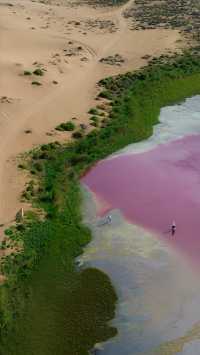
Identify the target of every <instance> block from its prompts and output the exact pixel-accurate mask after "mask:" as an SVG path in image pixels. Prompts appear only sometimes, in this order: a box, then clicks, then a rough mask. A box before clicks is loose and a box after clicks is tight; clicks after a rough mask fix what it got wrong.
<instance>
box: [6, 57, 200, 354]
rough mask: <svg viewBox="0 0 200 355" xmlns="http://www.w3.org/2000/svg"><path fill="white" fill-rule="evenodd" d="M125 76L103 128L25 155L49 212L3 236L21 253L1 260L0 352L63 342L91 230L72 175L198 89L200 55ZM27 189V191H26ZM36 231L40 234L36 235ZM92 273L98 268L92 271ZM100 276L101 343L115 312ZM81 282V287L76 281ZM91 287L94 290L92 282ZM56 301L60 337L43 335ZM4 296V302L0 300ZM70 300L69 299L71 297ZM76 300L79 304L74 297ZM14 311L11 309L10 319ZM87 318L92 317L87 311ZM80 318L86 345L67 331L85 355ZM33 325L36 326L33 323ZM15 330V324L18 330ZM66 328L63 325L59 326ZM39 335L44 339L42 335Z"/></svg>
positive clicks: (137, 136)
mask: <svg viewBox="0 0 200 355" xmlns="http://www.w3.org/2000/svg"><path fill="white" fill-rule="evenodd" d="M158 77H159V79H158ZM124 78H125V79H128V80H129V85H128V90H127V84H126V80H125V84H122V83H121V84H120V85H121V89H120V90H121V94H120V95H121V96H119V95H118V99H117V100H115V101H113V107H112V112H111V115H110V116H111V117H110V118H111V119H110V121H108V123H107V125H106V126H105V127H104V128H102V129H101V130H100V131H98V130H96V131H93V132H91V133H89V134H88V135H87V136H86V137H84V138H83V139H81V140H80V142H77V143H74V144H70V145H63V146H62V145H60V144H49V145H46V146H41V148H38V149H36V150H34V151H33V154H32V157H31V159H28V160H27V162H26V164H27V167H29V168H30V169H31V171H32V174H33V176H35V177H36V182H35V185H34V186H32V187H31V188H32V190H31V192H32V195H31V199H32V201H33V203H34V204H35V205H37V206H39V207H41V208H43V209H44V210H45V212H46V214H47V216H46V218H45V220H44V221H42V220H41V221H38V219H37V218H36V217H37V216H34V218H33V216H32V217H31V218H29V221H27V220H26V222H25V223H24V224H21V223H20V224H19V225H17V226H16V227H15V228H14V229H12V230H11V231H9V233H7V234H9V235H10V236H11V239H13V240H14V241H15V242H16V241H20V242H21V243H22V245H23V247H24V250H23V252H21V253H20V252H19V253H18V254H17V255H12V256H9V257H7V259H6V260H5V262H4V273H5V275H6V276H7V282H6V284H5V285H6V287H5V286H2V287H1V312H2V320H3V322H4V323H2V324H4V330H3V333H2V335H3V336H4V339H3V342H2V344H1V352H2V353H3V354H4V355H6V354H13V353H12V351H13V350H12V346H13V344H14V346H16V344H17V346H18V349H17V348H16V347H15V355H18V354H19V355H21V351H22V350H20V349H22V348H25V349H26V348H27V349H28V347H31V346H32V352H33V353H34V352H37V354H38V355H40V352H41V354H42V351H43V350H44V348H43V347H44V344H45V341H44V340H45V339H46V345H47V344H48V342H49V341H50V340H51V341H50V344H49V352H48V354H51V352H52V349H55V346H56V345H58V344H59V343H60V340H61V339H64V338H63V337H65V335H64V333H63V329H62V326H63V324H64V325H65V322H66V321H67V319H66V316H65V314H63V299H65V297H68V296H67V295H68V294H69V293H70V292H71V288H72V285H73V282H75V284H76V282H80V281H81V280H80V273H79V272H77V271H76V269H75V265H74V258H75V257H76V256H78V255H79V254H80V253H81V252H82V248H83V246H84V245H85V244H87V243H88V242H89V240H90V234H89V232H88V230H87V229H86V228H85V227H84V226H83V225H82V222H81V214H80V193H79V188H78V181H77V177H78V176H80V174H81V173H82V172H83V171H85V169H86V168H88V167H90V166H91V165H93V164H94V163H95V162H96V161H97V160H99V159H102V158H104V157H105V156H107V155H109V154H111V153H113V152H114V151H116V150H118V149H120V148H122V147H123V146H125V145H127V144H128V143H130V142H133V141H139V140H141V139H145V138H147V137H148V136H150V135H151V133H152V127H153V125H154V124H155V123H157V119H158V114H159V111H160V108H161V107H162V106H163V105H166V104H169V103H172V102H177V101H180V100H182V99H183V98H184V97H187V96H192V95H194V94H197V93H199V92H200V64H199V58H196V57H195V56H187V55H186V56H185V57H180V58H178V59H174V63H172V64H171V66H170V65H168V64H166V63H164V64H159V65H157V66H154V67H151V66H150V67H148V68H145V69H144V70H143V71H140V72H138V73H134V74H132V75H131V74H129V75H128V76H124ZM109 80H110V79H109ZM115 80H118V78H116V79H113V83H114V82H115ZM110 82H111V80H110ZM109 85H110V83H109ZM123 85H124V87H123ZM107 90H108V93H109V95H110V98H111V99H112V98H113V99H115V92H113V93H112V91H111V90H110V89H108V88H107ZM109 90H110V91H109ZM149 98H150V99H149ZM141 108H142V110H141ZM150 113H151V114H150ZM147 114H148V116H147ZM28 191H29V192H30V189H29V190H28ZM41 236H43V238H42V239H41ZM66 236H67V237H68V238H66ZM41 240H42V244H41ZM63 258H64V262H63ZM55 266H56V267H55ZM54 269H55V270H54ZM93 272H95V273H96V271H92V273H93ZM66 273H68V274H67V275H68V278H69V280H70V281H71V282H72V284H70V283H69V284H68V283H67V284H66V279H65V278H66ZM47 275H50V277H49V278H47V280H48V282H47V283H44V288H43V287H41V288H40V287H39V285H40V284H41V280H43V282H44V280H46V277H47ZM98 275H99V278H100V279H101V282H102V283H103V284H104V285H105V287H103V288H102V294H101V300H100V301H102V300H105V302H106V303H105V304H104V307H105V308H104V309H103V311H104V312H105V313H102V310H101V312H99V313H97V314H98V317H100V323H101V325H102V324H103V329H104V331H105V333H103V334H101V337H99V334H95V339H99V338H101V340H104V339H105V338H108V337H109V336H112V335H114V334H115V330H114V329H113V328H110V327H109V326H107V325H105V324H107V320H108V319H111V318H112V317H113V315H114V305H115V302H116V296H115V292H114V290H113V288H112V286H111V284H110V281H109V280H108V278H106V277H105V276H102V275H101V273H100V272H99V274H98ZM91 278H92V276H91ZM92 279H93V278H92ZM45 282H46V281H45ZM58 285H62V287H58ZM65 285H66V286H65ZM76 285H77V284H76ZM76 285H75V286H76ZM81 285H84V284H82V281H81ZM91 285H93V286H94V289H95V287H96V284H95V280H94V279H93V283H92V284H91ZM55 286H56V287H55ZM94 289H92V290H91V300H92V299H93V296H92V295H93V292H94ZM82 290H83V289H81V288H80V284H79V286H77V287H75V288H74V292H75V294H76V291H77V292H78V293H79V294H80V295H81V292H82ZM57 292H58V293H57ZM59 292H61V294H60V293H59ZM84 292H85V291H84ZM44 293H45V294H46V295H51V297H49V299H50V303H49V304H48V305H47V306H48V307H49V308H48V307H47V308H46V309H43V302H44V299H43V294H44ZM86 294H87V292H86ZM31 295H32V296H33V295H34V298H32V299H31V297H30V296H31ZM109 296H111V297H109ZM63 297H64V298H63ZM85 297H87V296H85ZM58 299H59V300H60V301H61V303H60V304H59V305H58V306H59V307H58V308H59V311H58V313H57V312H56V319H57V322H58V324H59V329H60V334H59V336H58V338H56V339H55V337H54V338H53V334H52V329H51V326H52V324H51V322H50V328H49V332H50V333H48V332H46V329H44V328H43V326H44V322H45V317H48V316H49V313H48V312H49V310H51V308H52V306H53V305H54V302H55V300H56V302H57V300H58ZM2 300H3V302H4V303H2ZM16 300H17V301H18V304H17V307H18V309H16ZM33 300H34V302H33ZM71 301H72V299H70V302H71ZM76 301H77V300H76ZM75 304H76V306H77V304H79V305H80V306H81V304H80V299H79V301H78V303H76V302H75ZM100 304H101V302H100V303H99V305H100ZM68 307H69V305H68ZM97 308H98V307H97ZM35 309H37V312H38V314H37V316H35V312H34V310H35ZM67 309H68V310H69V308H66V310H67ZM96 311H97V310H96V309H94V313H93V316H92V317H94V318H95V317H96ZM87 312H88V310H87ZM107 312H108V314H107ZM13 314H15V321H14V319H13ZM33 314H34V317H33ZM74 315H75V313H73V314H72V319H73V318H74ZM87 315H88V317H90V315H91V311H90V310H89V312H88V313H87ZM102 315H103V317H102ZM23 316H24V318H23ZM54 316H55V314H53V313H52V317H54ZM6 317H7V318H6ZM40 317H43V325H42V327H41V328H38V324H39V322H38V321H39V319H41V318H40ZM78 319H79V318H78ZM95 319H96V318H95ZM79 320H80V319H79ZM85 320H86V324H82V327H83V328H81V329H84V334H82V335H83V338H82V342H83V341H84V342H86V343H87V344H86V348H85V349H82V348H80V347H79V346H80V344H79V343H78V342H79V341H81V338H80V339H79V338H78V336H77V333H76V331H77V329H76V328H75V329H76V331H75V332H74V334H73V336H75V337H76V341H77V343H76V344H75V345H76V346H78V349H79V352H80V354H86V351H88V350H89V349H90V348H91V347H92V343H93V341H94V340H93V338H92V339H91V333H90V331H91V329H93V318H92V319H91V320H90V322H89V324H90V327H91V328H89V330H88V332H87V334H86V333H85V326H86V325H87V319H85ZM98 321H99V320H98ZM33 322H35V323H34V324H33ZM97 323H98V322H97ZM56 324H57V323H56ZM75 324H76V326H77V324H78V322H77V321H76V322H75ZM30 325H31V327H32V330H33V332H32V334H29V333H28V331H27V330H28V328H30ZM83 325H84V326H83ZM16 327H17V328H18V330H17V332H16V329H17V328H16ZM64 329H68V328H65V327H64ZM20 331H21V333H20ZM39 332H40V334H39ZM53 333H54V331H53ZM11 335H12V339H11ZM24 335H25V336H26V337H25V339H24V338H23V337H24ZM42 335H43V336H44V337H46V338H45V339H44V337H42ZM47 335H48V337H47ZM84 336H85V337H86V339H85V338H84ZM83 339H84V340H83ZM19 340H20V341H19ZM36 340H38V342H37V341H36ZM68 340H69V339H68ZM99 340H100V339H99ZM42 341H43V343H42ZM54 341H55V342H54ZM6 343H7V344H8V343H9V348H8V347H7V348H6V347H5V344H6ZM7 344H6V345H7ZM63 345H64V344H63ZM73 345H74V344H73ZM66 346H67V348H66ZM66 349H67V350H68V351H71V353H70V355H71V354H72V352H73V351H74V348H71V350H70V349H69V343H68V342H67V345H66V344H65V345H64V346H63V348H62V349H60V354H61V355H62V354H63V351H65V353H66ZM86 349H87V350H86ZM81 351H82V352H81Z"/></svg>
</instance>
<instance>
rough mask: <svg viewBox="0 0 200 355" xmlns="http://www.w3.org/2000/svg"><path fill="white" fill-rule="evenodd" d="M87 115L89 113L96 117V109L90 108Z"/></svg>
mask: <svg viewBox="0 0 200 355" xmlns="http://www.w3.org/2000/svg"><path fill="white" fill-rule="evenodd" d="M88 113H90V114H91V115H98V110H97V109H96V108H91V109H90V110H89V111H88Z"/></svg>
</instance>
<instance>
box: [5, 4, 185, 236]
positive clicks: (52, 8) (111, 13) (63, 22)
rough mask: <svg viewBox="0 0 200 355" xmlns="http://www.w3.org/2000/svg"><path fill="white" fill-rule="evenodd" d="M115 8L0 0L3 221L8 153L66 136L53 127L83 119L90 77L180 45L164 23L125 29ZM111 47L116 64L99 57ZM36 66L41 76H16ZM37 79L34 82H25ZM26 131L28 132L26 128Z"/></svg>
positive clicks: (13, 166)
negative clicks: (153, 27) (161, 27)
mask: <svg viewBox="0 0 200 355" xmlns="http://www.w3.org/2000/svg"><path fill="white" fill-rule="evenodd" d="M131 4H132V0H131V1H130V2H129V3H128V4H126V5H124V6H123V7H120V8H102V7H100V8H92V7H89V6H86V5H84V6H83V5H78V4H76V3H74V4H73V3H68V2H67V1H66V4H65V6H64V5H63V3H62V2H60V3H58V2H56V5H52V4H50V3H49V4H48V3H47V4H43V3H39V2H35V1H23V0H19V1H12V2H11V3H8V2H5V1H2V0H0V48H1V57H0V70H1V73H2V74H1V78H0V181H1V185H0V201H1V202H0V224H4V227H5V226H7V225H8V224H9V223H10V222H11V221H12V220H13V219H14V217H15V213H16V212H17V210H18V209H19V208H20V207H22V203H21V202H20V194H21V192H22V190H23V187H24V184H25V180H26V178H25V176H24V175H23V174H22V173H20V172H19V170H18V169H17V161H16V156H17V155H18V154H20V153H23V152H25V151H27V150H29V149H31V148H32V147H34V146H35V145H38V144H41V143H47V142H50V141H54V140H59V141H63V140H66V139H70V137H71V134H69V133H58V132H57V131H55V126H56V125H57V124H59V123H61V122H65V121H67V120H70V119H71V118H72V117H76V118H77V119H76V121H75V122H76V125H77V126H78V125H79V124H80V123H85V124H87V125H88V123H89V120H88V115H87V111H88V109H89V108H90V107H92V106H93V105H95V101H94V98H95V95H96V93H97V91H98V88H97V85H96V83H97V81H98V80H99V79H101V78H103V77H105V76H108V75H113V74H117V73H122V72H126V71H128V70H132V69H135V68H139V67H141V66H143V65H144V64H145V63H146V59H142V57H144V56H145V55H150V56H158V55H160V54H161V53H168V52H170V51H172V52H173V51H174V50H175V49H176V48H178V46H180V42H179V40H180V34H179V32H178V31H175V30H174V31H172V30H146V31H133V30H130V26H129V23H128V20H126V19H125V18H124V17H123V11H124V10H125V9H126V8H127V7H128V6H130V5H131ZM58 5H59V6H58ZM115 54H119V55H120V56H121V57H122V58H123V60H124V61H123V63H121V64H120V65H109V64H105V63H102V62H100V59H101V58H105V57H108V56H114V55H115ZM36 68H42V69H44V75H43V76H42V77H37V76H36V75H33V74H32V75H24V71H31V72H33V71H34V70H35V69H36ZM33 81H38V82H40V83H41V84H42V85H40V86H36V85H32V82H33ZM27 132H29V133H27ZM2 231H3V228H1V234H2Z"/></svg>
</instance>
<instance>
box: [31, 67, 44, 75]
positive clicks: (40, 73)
mask: <svg viewBox="0 0 200 355" xmlns="http://www.w3.org/2000/svg"><path fill="white" fill-rule="evenodd" d="M33 74H34V75H38V76H43V75H44V71H43V70H42V69H40V68H37V69H35V70H34V71H33Z"/></svg>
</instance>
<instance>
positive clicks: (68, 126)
mask: <svg viewBox="0 0 200 355" xmlns="http://www.w3.org/2000/svg"><path fill="white" fill-rule="evenodd" d="M74 129H75V124H74V123H73V122H71V121H68V122H64V123H61V124H59V125H58V126H57V127H56V130H57V131H73V130H74Z"/></svg>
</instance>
